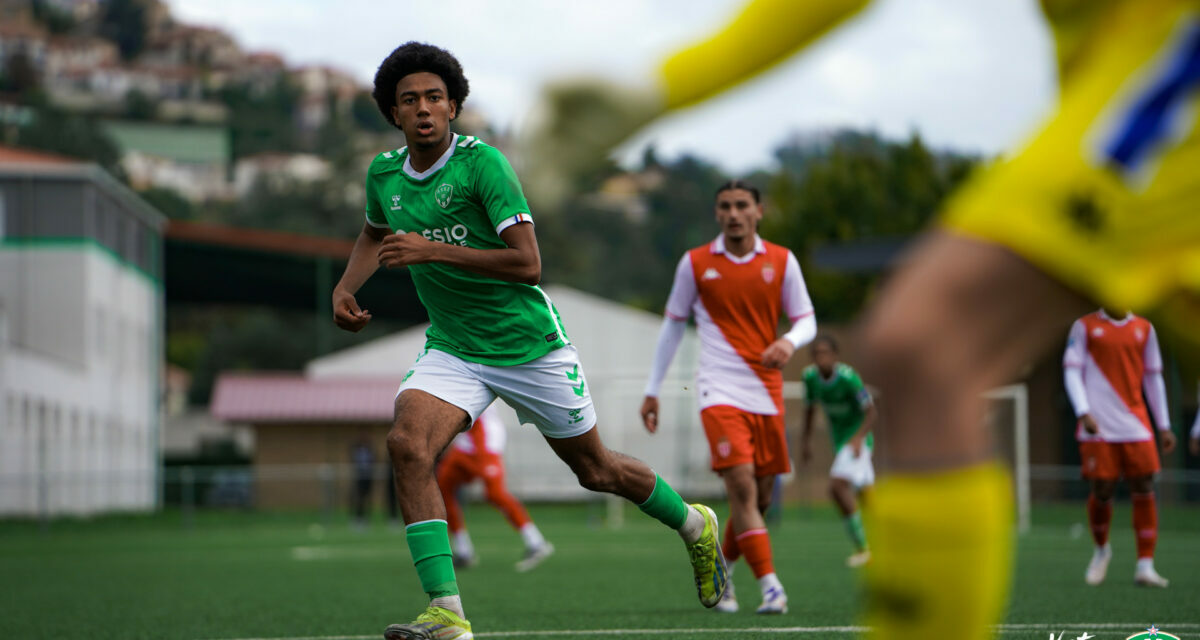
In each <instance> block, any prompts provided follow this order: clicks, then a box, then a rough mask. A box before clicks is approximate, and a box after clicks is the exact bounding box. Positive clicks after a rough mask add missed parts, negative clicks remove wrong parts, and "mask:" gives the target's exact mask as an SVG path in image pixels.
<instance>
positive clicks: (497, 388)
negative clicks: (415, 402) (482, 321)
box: [396, 345, 596, 438]
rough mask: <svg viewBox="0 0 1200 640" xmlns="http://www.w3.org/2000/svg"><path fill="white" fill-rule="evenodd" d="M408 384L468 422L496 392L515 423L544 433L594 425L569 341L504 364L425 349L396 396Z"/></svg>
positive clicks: (573, 432) (567, 433) (566, 433)
mask: <svg viewBox="0 0 1200 640" xmlns="http://www.w3.org/2000/svg"><path fill="white" fill-rule="evenodd" d="M408 389H420V390H421V391H424V392H426V393H428V394H430V395H432V396H435V397H437V398H440V399H442V400H445V401H446V402H449V403H450V404H452V405H454V406H456V407H458V408H460V409H462V410H463V411H466V412H467V413H468V414H470V416H471V422H475V419H476V418H478V417H479V414H480V413H483V410H484V409H486V408H487V407H488V405H490V404H492V401H493V400H495V399H496V397H497V396H498V397H500V398H501V399H502V400H504V401H505V402H507V403H508V405H509V406H510V407H512V408H513V409H514V410H515V411H516V412H517V419H519V420H520V421H521V424H532V425H534V426H535V427H537V428H538V431H541V432H542V435H544V436H546V437H547V438H572V437H574V436H577V435H580V434H583V433H587V431H588V430H590V429H591V428H592V427H594V426H596V410H595V408H594V407H593V406H592V394H591V391H590V390H589V389H588V386H587V381H586V379H585V378H584V375H583V368H582V367H581V366H579V352H578V351H576V350H575V347H573V346H571V345H567V346H565V347H562V348H559V349H555V350H554V351H551V352H550V353H547V354H546V355H544V356H542V357H540V358H538V359H537V360H533V361H531V362H526V363H525V364H518V365H512V366H507V367H496V366H491V365H486V364H479V363H477V362H469V361H467V360H463V359H462V358H459V357H458V356H455V355H451V354H449V353H446V352H445V351H438V350H436V349H426V350H425V351H423V352H421V355H420V356H418V357H417V361H416V363H414V364H413V367H412V369H410V370H409V372H408V374H407V375H406V376H405V378H404V382H403V383H402V384H401V385H400V390H399V391H397V392H396V395H397V396H399V395H400V394H401V393H404V391H406V390H408Z"/></svg>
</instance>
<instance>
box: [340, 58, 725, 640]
mask: <svg viewBox="0 0 1200 640" xmlns="http://www.w3.org/2000/svg"><path fill="white" fill-rule="evenodd" d="M468 91H469V89H468V84H467V79H466V78H465V77H464V76H463V72H462V67H461V66H460V65H459V63H458V60H456V59H455V58H454V56H452V55H451V54H450V53H449V52H447V51H445V50H443V49H439V48H437V47H434V46H431V45H427V44H421V43H416V42H409V43H407V44H404V45H401V46H400V47H398V48H397V49H396V50H395V51H393V52H392V53H391V55H389V56H388V57H387V58H386V59H385V60H384V61H383V63H382V64H381V65H380V67H379V71H378V72H377V73H376V75H375V91H374V98H375V103H376V104H377V105H378V107H379V110H380V112H381V113H383V115H384V117H385V118H387V119H388V121H389V122H391V123H392V124H393V125H395V126H396V127H398V128H399V129H400V130H401V131H403V132H404V134H405V138H406V139H407V141H408V146H407V147H405V148H402V149H397V150H395V151H386V152H384V153H381V154H379V156H377V157H376V158H375V160H374V161H373V162H372V163H371V167H370V169H369V170H368V172H367V185H366V190H367V210H366V218H367V220H366V224H365V226H364V227H363V230H362V232H361V233H360V234H359V236H358V240H357V241H356V242H355V244H354V250H353V252H352V253H351V256H350V261H349V264H348V265H347V266H346V272H345V273H344V274H343V275H342V279H341V281H339V282H338V284H337V287H335V289H334V292H333V310H334V321H335V322H336V323H337V325H338V326H339V327H341V328H343V329H346V330H348V331H358V330H360V329H362V328H363V327H364V326H366V324H367V322H369V321H370V319H371V314H370V312H368V311H366V310H363V309H361V308H360V307H359V306H358V303H357V301H356V300H355V298H354V294H355V292H357V291H358V290H359V288H361V287H362V285H363V283H364V282H366V281H367V279H368V278H370V277H371V274H373V273H374V272H375V270H376V269H377V268H379V266H380V265H382V266H384V267H388V268H394V267H408V268H409V271H410V273H411V274H412V279H413V284H414V285H415V287H416V290H417V295H418V296H419V297H420V299H421V303H422V304H423V305H424V307H425V309H426V310H427V312H428V313H429V320H430V325H431V326H430V328H429V331H428V332H427V334H426V336H427V340H426V345H425V350H424V351H423V352H422V353H421V354H420V356H418V358H417V361H416V363H415V364H414V365H413V367H412V369H411V370H410V371H409V372H408V374H407V375H406V376H405V379H404V383H403V384H402V385H401V387H400V390H399V392H398V393H397V394H396V406H395V418H394V421H393V425H392V429H391V431H390V432H389V433H388V437H387V446H388V453H389V454H390V455H391V459H392V468H393V470H394V477H395V482H396V489H397V498H398V500H399V503H400V509H401V512H402V513H403V515H404V521H405V523H406V524H407V527H406V533H407V540H408V546H409V550H410V551H411V552H412V557H413V564H414V565H415V567H416V570H417V575H418V577H419V578H420V581H421V586H422V588H423V590H424V591H425V593H426V594H427V595H428V596H429V599H430V602H429V606H428V608H427V609H426V610H425V612H424V613H422V614H421V615H420V616H418V617H417V619H416V620H415V621H414V622H412V623H410V624H394V625H391V626H389V627H388V628H387V630H386V631H385V632H384V637H386V638H388V639H389V640H398V639H413V638H418V639H420V638H425V639H434V638H436V639H438V640H469V639H470V638H473V637H474V636H473V635H472V632H471V624H470V623H469V622H468V621H467V619H466V615H465V614H464V612H463V605H462V598H461V597H460V595H459V592H458V582H457V580H456V578H455V575H454V566H453V560H452V556H451V551H450V540H449V538H448V536H447V527H446V509H445V505H444V504H443V502H442V497H441V492H440V491H439V490H438V486H437V482H436V480H435V476H434V461H435V460H437V458H438V457H439V456H440V455H441V453H442V452H443V451H444V450H445V449H446V447H447V446H448V445H449V444H450V442H451V440H453V439H454V436H455V435H456V434H458V433H459V432H461V431H464V430H466V429H467V428H468V427H469V426H470V425H471V423H472V422H474V421H475V419H476V418H478V417H479V414H480V413H481V412H482V411H483V410H484V409H485V408H486V407H487V406H488V405H489V404H491V403H492V401H493V400H494V399H495V398H496V397H497V396H499V397H501V398H503V399H504V401H505V402H507V403H508V404H509V405H510V406H512V407H513V408H514V409H515V410H516V412H517V416H518V417H519V418H520V419H521V422H522V423H531V424H534V425H536V426H537V428H538V430H539V431H541V433H542V435H543V436H545V438H546V441H547V442H548V443H549V444H550V448H551V449H553V450H554V452H555V453H556V454H557V455H558V456H559V458H561V459H562V460H563V461H564V462H566V463H567V465H568V466H570V467H571V470H572V471H573V472H574V473H575V475H576V476H577V477H578V479H579V482H580V484H581V485H583V486H584V487H586V488H588V489H591V490H593V491H603V492H608V493H613V494H616V495H619V496H622V497H624V498H626V499H628V500H631V501H633V502H635V503H636V504H638V506H639V507H640V508H641V509H642V510H643V511H645V512H646V513H647V514H649V515H651V516H653V517H654V518H657V519H658V520H659V521H661V522H663V523H664V524H666V525H667V526H669V527H671V528H673V529H675V530H677V531H678V532H679V534H680V536H681V537H682V538H683V540H684V542H685V544H686V545H687V549H688V553H689V556H690V559H691V563H692V569H693V574H694V578H695V582H696V587H697V590H698V591H699V593H700V600H701V602H702V603H703V604H704V605H705V606H708V607H711V606H713V605H715V604H716V603H717V602H718V601H719V600H720V598H721V595H722V593H723V592H724V590H725V585H726V574H725V565H724V559H723V557H722V556H721V553H720V541H719V540H718V528H717V520H716V515H715V514H713V512H712V510H711V509H709V508H708V507H705V506H703V505H690V506H689V505H687V504H686V503H684V502H683V500H682V499H681V498H680V497H679V494H678V493H676V492H675V491H674V489H672V488H671V487H670V486H669V485H668V484H667V483H666V482H665V481H663V479H662V478H660V477H658V476H657V474H655V473H654V472H653V471H652V470H651V469H650V468H649V467H647V466H646V465H645V464H643V463H641V462H639V461H638V460H635V459H633V458H630V457H628V456H625V455H622V454H620V453H616V452H614V451H611V450H610V449H608V448H607V447H605V446H604V444H603V443H602V442H601V441H600V435H599V432H598V430H597V429H596V415H595V410H594V408H593V406H592V400H591V394H590V392H589V391H588V388H587V380H586V377H585V376H584V374H583V370H582V369H581V367H580V363H579V356H578V353H577V352H576V350H575V347H573V346H571V343H570V340H569V339H568V337H567V334H566V332H565V331H564V330H563V327H562V323H561V320H560V319H559V316H558V312H557V310H555V308H554V305H553V304H552V303H551V301H550V298H548V297H547V296H546V294H545V293H543V292H542V290H541V289H540V288H539V287H538V286H537V284H538V282H539V281H540V280H541V257H540V254H539V252H538V245H537V237H536V236H535V234H534V228H533V224H532V222H533V219H532V218H531V217H530V215H529V206H528V205H527V204H526V202H525V196H524V195H523V193H522V191H521V184H520V182H518V180H517V177H516V175H515V174H514V173H513V170H512V168H511V167H510V166H509V164H508V161H507V160H505V158H504V156H503V155H502V154H501V153H500V152H499V151H497V150H496V149H494V148H492V147H490V146H488V145H486V144H484V143H482V142H480V141H479V140H477V139H475V138H473V137H464V136H459V135H458V134H455V133H453V132H451V131H450V121H451V120H453V119H454V118H455V117H457V116H458V113H459V110H460V109H461V108H462V104H463V101H464V100H465V99H466V97H467V93H468Z"/></svg>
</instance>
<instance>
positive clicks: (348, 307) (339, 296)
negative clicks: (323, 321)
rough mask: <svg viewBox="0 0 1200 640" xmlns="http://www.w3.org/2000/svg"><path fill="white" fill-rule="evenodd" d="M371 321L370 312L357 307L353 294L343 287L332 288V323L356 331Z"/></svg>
mask: <svg viewBox="0 0 1200 640" xmlns="http://www.w3.org/2000/svg"><path fill="white" fill-rule="evenodd" d="M370 321H371V312H370V311H367V310H366V309H359V308H358V301H357V300H355V299H354V295H353V294H351V293H350V292H349V291H346V290H344V289H334V290H333V323H334V324H336V325H337V326H338V327H339V328H341V329H345V330H346V331H351V332H353V333H358V332H359V331H361V330H362V328H363V327H365V326H367V323H368V322H370Z"/></svg>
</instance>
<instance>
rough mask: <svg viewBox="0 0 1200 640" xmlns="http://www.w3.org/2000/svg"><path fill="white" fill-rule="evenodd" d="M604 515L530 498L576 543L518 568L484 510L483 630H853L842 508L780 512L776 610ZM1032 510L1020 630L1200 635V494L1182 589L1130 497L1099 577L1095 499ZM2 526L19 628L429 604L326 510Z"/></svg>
mask: <svg viewBox="0 0 1200 640" xmlns="http://www.w3.org/2000/svg"><path fill="white" fill-rule="evenodd" d="M602 512H603V509H602V507H601V505H599V504H592V505H534V506H532V507H531V513H532V514H533V516H534V518H535V519H536V521H537V522H538V525H539V526H540V527H541V528H542V530H543V531H544V532H545V534H546V536H547V538H548V539H550V540H551V541H553V542H554V544H555V545H556V547H557V548H558V553H557V554H556V555H555V556H553V557H552V558H550V559H549V560H548V561H546V563H545V564H543V565H542V566H541V567H539V568H538V569H536V570H535V571H533V572H531V573H527V574H517V573H515V572H514V571H513V563H514V562H515V561H516V560H517V559H518V558H519V556H520V553H521V543H520V538H519V537H518V535H517V534H516V533H515V532H514V531H512V530H511V529H509V528H508V526H507V524H506V523H505V522H504V521H503V520H502V519H501V518H500V516H499V515H498V514H497V513H496V512H495V511H494V510H492V509H491V508H489V507H487V506H486V505H479V504H476V505H470V506H469V507H468V511H467V518H468V524H469V525H470V527H471V533H472V536H473V538H474V540H475V543H476V547H477V550H478V552H479V554H480V556H481V559H482V562H481V564H480V565H479V566H478V567H476V568H474V569H471V570H469V571H463V572H460V574H459V580H460V585H461V588H462V592H463V596H464V601H465V605H466V609H467V613H468V615H469V617H470V619H471V620H472V622H473V624H474V625H475V630H476V633H477V634H478V635H479V637H480V638H484V639H486V638H489V637H493V638H515V637H530V638H550V639H553V638H588V637H595V638H650V637H656V636H665V637H686V638H732V639H743V638H783V637H803V638H813V637H817V636H834V637H838V638H847V639H849V638H853V637H855V632H854V630H853V629H851V628H847V627H852V626H854V625H856V624H857V588H858V587H857V583H856V577H855V573H854V572H852V571H851V570H849V569H846V568H845V567H844V566H843V561H844V558H845V556H846V555H847V552H848V550H849V548H848V542H847V541H846V539H845V535H844V533H843V530H842V525H841V523H840V521H839V520H838V519H837V518H836V517H835V516H834V514H833V512H832V510H831V509H828V508H823V507H815V508H809V507H797V508H790V509H787V510H785V512H784V514H783V517H782V519H781V521H780V522H778V523H776V524H774V525H773V527H772V536H773V546H774V550H775V558H776V566H777V569H778V572H779V575H780V577H781V579H782V581H783V583H784V586H785V587H786V589H787V591H788V595H789V598H790V608H791V611H790V612H789V613H788V614H787V615H785V616H776V617H764V616H756V615H755V614H754V613H753V608H754V607H755V606H757V604H758V590H757V586H756V584H755V581H754V577H753V575H751V573H750V572H749V570H748V567H746V565H745V564H740V565H739V566H738V568H737V572H736V576H735V580H736V584H737V589H738V594H739V599H740V600H741V603H742V608H743V611H742V613H739V614H736V615H724V614H718V613H715V612H711V611H707V610H704V609H703V608H702V607H701V606H700V605H699V603H698V602H697V600H696V596H695V592H694V588H693V586H692V578H691V573H690V570H689V567H688V565H687V560H686V555H685V553H684V549H683V545H682V544H681V543H680V541H679V539H678V538H677V537H676V536H675V535H674V534H673V533H672V532H669V531H666V530H664V529H663V528H662V527H661V525H659V524H658V523H656V522H654V521H652V520H650V519H649V518H646V517H644V516H642V515H641V514H639V513H638V512H637V510H636V509H634V508H632V507H629V508H627V509H626V518H625V520H626V523H625V526H624V527H622V528H621V529H619V530H615V531H613V530H608V529H606V528H604V527H603V526H602V524H601V522H600V515H601V514H602ZM717 512H718V514H724V513H725V512H726V510H725V507H724V506H723V505H719V506H718V508H717ZM946 517H953V514H946ZM1034 518H1035V527H1034V529H1033V530H1032V531H1031V532H1030V533H1028V534H1027V535H1025V536H1023V537H1022V538H1021V539H1020V541H1019V544H1018V549H1019V555H1018V559H1017V572H1016V578H1015V586H1014V589H1013V595H1012V603H1011V607H1010V610H1009V614H1008V617H1007V619H1006V621H1005V626H1004V627H1003V628H1002V630H1001V635H1002V636H1003V637H1005V638H1031V639H1032V638H1037V639H1038V640H1044V639H1045V638H1046V634H1047V633H1053V634H1055V635H1057V634H1058V633H1059V632H1062V631H1064V630H1065V631H1066V633H1065V634H1064V635H1063V637H1064V638H1065V639H1066V640H1072V639H1073V638H1075V637H1076V636H1078V635H1079V634H1081V633H1082V632H1083V631H1085V630H1086V631H1088V632H1089V633H1090V634H1093V635H1095V636H1096V638H1097V640H1109V639H1115V640H1120V639H1123V638H1125V637H1126V636H1128V635H1131V634H1133V633H1135V632H1137V631H1139V630H1140V629H1141V628H1144V627H1147V626H1149V625H1150V624H1151V623H1155V624H1158V626H1159V627H1160V628H1162V629H1164V630H1165V631H1171V632H1174V633H1175V634H1176V635H1179V636H1180V637H1182V638H1185V639H1186V638H1189V637H1194V636H1196V635H1197V634H1200V509H1195V508H1192V509H1183V508H1178V507H1176V508H1164V509H1163V510H1162V513H1161V516H1160V521H1161V523H1162V531H1161V534H1160V540H1159V547H1158V549H1159V553H1158V560H1157V564H1158V568H1159V571H1160V572H1161V573H1162V574H1163V575H1165V576H1167V577H1168V578H1170V579H1171V587H1170V588H1169V589H1166V590H1148V589H1142V588H1137V587H1135V586H1134V585H1133V584H1132V575H1133V561H1134V559H1133V534H1132V531H1131V527H1130V525H1129V509H1128V505H1127V504H1126V505H1121V504H1119V505H1118V508H1117V512H1116V515H1115V518H1114V521H1113V540H1112V543H1113V547H1114V551H1115V557H1114V560H1113V564H1112V566H1111V568H1110V571H1109V580H1108V582H1106V583H1105V584H1104V585H1103V586H1101V587H1098V588H1089V587H1086V586H1085V585H1084V584H1083V579H1082V576H1083V568H1084V565H1085V564H1086V562H1087V560H1088V557H1089V554H1090V540H1089V539H1088V537H1087V535H1086V534H1084V535H1080V534H1081V533H1082V531H1081V530H1080V528H1079V526H1078V525H1077V523H1082V522H1083V519H1084V508H1083V506H1082V505H1061V506H1041V507H1039V508H1037V509H1036V510H1035V514H1034ZM323 522H324V524H321V523H323ZM868 535H870V532H868ZM0 541H2V543H0V584H2V585H3V590H2V591H3V595H2V596H0V638H4V639H5V640H8V639H15V638H55V637H86V638H90V639H103V638H114V639H115V638H121V639H132V638H189V639H234V638H237V639H245V638H289V639H290V638H323V639H324V638H329V639H332V638H355V637H363V638H376V637H381V635H380V633H381V632H382V630H383V628H384V627H385V626H386V625H387V624H388V623H389V622H397V621H405V620H407V619H410V618H411V617H412V616H413V615H415V614H416V613H417V612H419V611H420V609H421V608H422V607H423V606H424V604H425V598H424V594H422V593H421V592H420V588H419V585H418V583H417V578H416V575H415V573H414V571H413V569H412V566H411V564H410V560H409V555H408V550H407V547H406V546H405V542H404V536H403V533H402V531H398V530H395V529H391V528H389V527H388V526H387V525H385V524H383V523H382V522H376V523H375V524H374V525H373V526H372V527H371V528H370V529H369V530H367V531H365V532H355V531H352V530H351V529H350V527H349V526H348V524H347V522H346V521H345V519H344V518H335V519H333V520H332V521H329V522H325V521H324V520H323V519H322V516H321V515H319V514H316V515H314V514H294V513H293V514H270V513H266V514H255V513H225V514H221V513H216V514H214V513H208V514H203V513H202V514H198V515H197V517H196V520H195V525H194V527H192V528H190V529H187V528H185V527H184V526H183V525H182V517H181V514H179V513H178V512H167V513H160V514H155V515H149V516H114V517H106V518H99V519H95V520H91V521H57V522H54V523H52V524H51V525H50V526H49V528H48V530H46V531H43V530H41V529H40V528H39V527H38V526H37V525H36V524H34V523H22V522H6V523H0ZM964 570H965V571H969V570H970V568H969V567H964ZM1173 625H1174V626H1173ZM825 627H833V628H828V629H823V628H825ZM772 629H774V631H772ZM655 630H657V631H655ZM667 630H676V631H667Z"/></svg>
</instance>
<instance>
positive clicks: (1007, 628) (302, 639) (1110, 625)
mask: <svg viewBox="0 0 1200 640" xmlns="http://www.w3.org/2000/svg"><path fill="white" fill-rule="evenodd" d="M1147 624H1148V623H1146V622H1052V623H1040V622H1039V623H1013V624H1000V625H996V626H995V629H996V631H999V632H1000V633H1005V632H1014V631H1032V630H1037V631H1043V630H1047V629H1058V630H1060V631H1061V630H1064V629H1083V630H1088V629H1097V630H1099V629H1128V630H1129V632H1130V634H1133V633H1136V632H1138V631H1139V630H1141V629H1144V628H1145V627H1146V626H1147ZM1155 625H1157V626H1158V627H1159V628H1161V629H1162V630H1163V631H1167V632H1170V631H1171V630H1172V629H1200V623H1197V622H1176V623H1170V622H1155ZM867 630H868V628H867V627H861V626H852V625H847V626H833V627H742V628H738V627H718V628H698V629H697V628H693V629H536V630H525V631H492V632H490V633H487V632H485V633H477V634H475V637H477V638H514V637H526V638H529V637H538V636H546V637H554V636H576V637H589V636H615V635H630V636H659V635H670V634H673V633H678V634H685V635H702V634H713V633H734V634H738V633H862V632H865V631H867ZM378 638H379V634H373V635H369V636H277V637H273V638H227V639H223V640H377V639H378Z"/></svg>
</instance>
